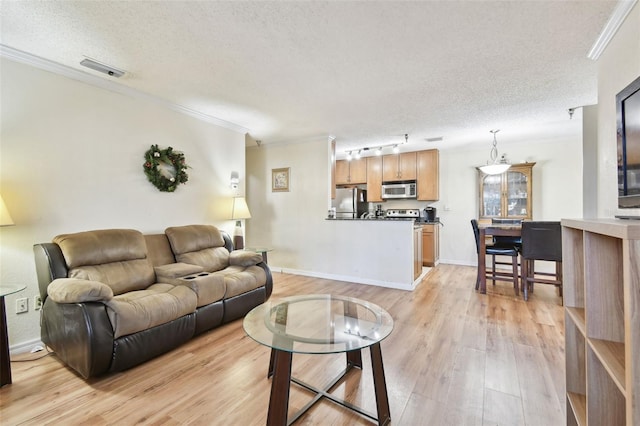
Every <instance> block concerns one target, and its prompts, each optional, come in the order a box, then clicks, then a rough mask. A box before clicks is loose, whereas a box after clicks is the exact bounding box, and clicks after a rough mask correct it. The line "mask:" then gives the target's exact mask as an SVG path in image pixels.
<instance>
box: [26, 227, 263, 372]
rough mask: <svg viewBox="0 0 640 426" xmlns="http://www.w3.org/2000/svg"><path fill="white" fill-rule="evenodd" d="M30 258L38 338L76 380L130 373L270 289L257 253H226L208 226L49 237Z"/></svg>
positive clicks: (226, 243) (227, 244)
mask: <svg viewBox="0 0 640 426" xmlns="http://www.w3.org/2000/svg"><path fill="white" fill-rule="evenodd" d="M34 254H35V260H36V272H37V276H38V285H39V288H40V295H41V297H42V301H43V305H42V314H41V315H42V317H41V338H42V341H43V343H45V344H46V345H47V346H49V347H50V348H51V349H52V350H53V351H55V353H56V355H57V357H58V358H59V359H60V360H61V361H63V362H64V363H65V364H66V365H67V366H69V367H71V368H72V369H73V370H75V371H76V372H77V373H79V374H80V375H81V376H82V377H84V378H89V377H93V376H97V375H100V374H104V373H108V372H115V371H122V370H125V369H127V368H130V367H133V366H135V365H138V364H140V363H142V362H145V361H147V360H149V359H151V358H154V357H156V356H158V355H160V354H162V353H165V352H167V351H170V350H171V349H173V348H175V347H177V346H179V345H181V344H182V343H184V342H186V341H188V340H189V339H191V338H192V337H194V336H196V335H198V334H200V333H202V332H204V331H207V330H210V329H212V328H215V327H217V326H219V325H221V324H224V323H227V322H229V321H233V320H235V319H238V318H241V317H243V316H244V315H245V314H246V313H247V312H249V311H250V310H251V309H252V308H254V307H255V306H257V305H259V304H261V303H263V302H265V301H266V300H267V299H268V298H269V296H270V295H271V291H272V288H273V280H272V277H271V271H270V270H269V267H268V266H267V265H266V263H264V262H263V261H262V256H261V255H260V254H258V253H253V252H248V251H244V250H235V251H234V250H233V243H232V242H231V239H230V238H229V235H228V234H226V233H225V232H221V231H219V230H218V229H217V228H215V227H213V226H210V225H188V226H179V227H171V228H167V229H166V230H165V233H164V234H152V235H143V234H142V233H140V232H139V231H136V230H132V229H107V230H96V231H87V232H79V233H75V234H66V235H59V236H57V237H55V238H54V239H53V242H51V243H41V244H35V245H34Z"/></svg>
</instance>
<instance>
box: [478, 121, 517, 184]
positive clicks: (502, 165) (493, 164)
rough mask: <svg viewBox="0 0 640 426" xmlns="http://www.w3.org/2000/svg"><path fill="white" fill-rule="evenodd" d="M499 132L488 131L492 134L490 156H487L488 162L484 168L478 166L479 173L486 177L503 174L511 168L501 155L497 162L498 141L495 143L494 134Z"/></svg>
mask: <svg viewBox="0 0 640 426" xmlns="http://www.w3.org/2000/svg"><path fill="white" fill-rule="evenodd" d="M499 131H500V130H499V129H498V130H490V132H491V133H493V146H492V147H491V154H490V155H489V161H487V164H486V165H484V166H480V167H479V168H480V171H482V173H484V174H486V175H499V174H500V173H504V172H506V171H507V170H509V168H510V167H511V164H509V163H507V159H506V158H505V156H504V155H503V156H502V157H501V158H500V160H498V141H496V133H498V132H499Z"/></svg>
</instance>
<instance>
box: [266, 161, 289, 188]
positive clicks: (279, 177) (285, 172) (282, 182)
mask: <svg viewBox="0 0 640 426" xmlns="http://www.w3.org/2000/svg"><path fill="white" fill-rule="evenodd" d="M289 170H290V168H289V167H285V168H282V169H271V192H288V191H289V179H290V177H291V176H290V173H289Z"/></svg>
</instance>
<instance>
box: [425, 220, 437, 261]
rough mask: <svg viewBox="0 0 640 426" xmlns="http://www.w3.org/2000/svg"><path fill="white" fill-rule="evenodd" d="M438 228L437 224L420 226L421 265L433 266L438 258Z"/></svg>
mask: <svg viewBox="0 0 640 426" xmlns="http://www.w3.org/2000/svg"><path fill="white" fill-rule="evenodd" d="M438 233H439V228H438V225H437V224H433V225H422V264H423V265H424V266H435V265H437V264H438V260H439V258H440V248H439V247H440V241H439V234H438Z"/></svg>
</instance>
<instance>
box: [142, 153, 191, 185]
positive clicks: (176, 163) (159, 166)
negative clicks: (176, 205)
mask: <svg viewBox="0 0 640 426" xmlns="http://www.w3.org/2000/svg"><path fill="white" fill-rule="evenodd" d="M144 159H145V162H144V164H143V165H142V168H143V169H144V174H145V175H147V179H149V182H151V183H152V184H153V185H155V187H156V188H158V190H160V191H162V192H173V191H175V190H176V188H177V187H178V185H180V184H181V183H186V182H187V181H188V180H189V175H188V174H187V168H188V167H189V166H187V163H186V162H185V159H184V154H183V153H181V152H178V151H174V150H173V148H171V147H169V148H167V149H160V148H158V145H151V148H150V149H149V150H148V151H147V152H145V154H144Z"/></svg>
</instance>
